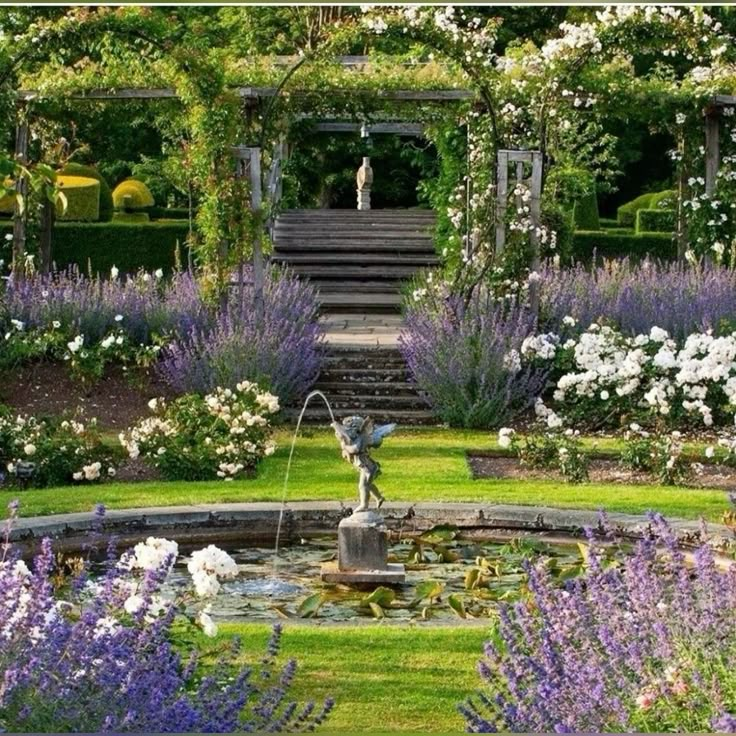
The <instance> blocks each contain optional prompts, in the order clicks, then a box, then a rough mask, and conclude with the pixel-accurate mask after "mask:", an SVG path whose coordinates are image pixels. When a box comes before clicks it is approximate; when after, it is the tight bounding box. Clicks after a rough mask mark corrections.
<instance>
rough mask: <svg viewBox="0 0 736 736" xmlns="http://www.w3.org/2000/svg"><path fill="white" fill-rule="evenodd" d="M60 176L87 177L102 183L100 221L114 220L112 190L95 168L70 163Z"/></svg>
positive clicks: (60, 172)
mask: <svg viewBox="0 0 736 736" xmlns="http://www.w3.org/2000/svg"><path fill="white" fill-rule="evenodd" d="M59 174H60V175H61V176H86V177H88V178H90V179H96V180H97V181H98V182H100V220H101V221H102V222H109V221H110V220H111V219H112V211H113V205H112V189H110V185H109V184H108V183H107V181H106V179H105V177H104V176H102V174H101V173H100V172H99V171H98V170H97V169H96V168H95V167H94V166H87V165H86V164H78V163H74V162H70V163H68V164H67V165H66V166H64V168H63V169H61V171H59Z"/></svg>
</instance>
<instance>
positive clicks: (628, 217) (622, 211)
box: [617, 192, 654, 228]
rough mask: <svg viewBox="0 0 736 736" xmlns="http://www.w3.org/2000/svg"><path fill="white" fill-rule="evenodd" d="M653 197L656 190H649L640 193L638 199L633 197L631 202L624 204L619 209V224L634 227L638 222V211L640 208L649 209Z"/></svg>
mask: <svg viewBox="0 0 736 736" xmlns="http://www.w3.org/2000/svg"><path fill="white" fill-rule="evenodd" d="M653 197H654V192H647V193H646V194H641V195H639V196H638V197H637V198H636V199H632V200H631V202H627V203H626V204H622V205H621V206H620V207H619V208H618V211H617V215H618V218H617V219H618V222H619V225H623V226H624V227H630V228H633V227H634V225H635V224H636V213H637V212H638V211H639V210H646V209H649V207H650V206H651V202H652V198H653Z"/></svg>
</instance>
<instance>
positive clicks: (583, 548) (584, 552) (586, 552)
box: [578, 542, 590, 565]
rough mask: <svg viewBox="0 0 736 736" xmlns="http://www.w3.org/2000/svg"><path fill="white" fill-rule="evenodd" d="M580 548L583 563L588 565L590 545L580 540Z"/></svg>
mask: <svg viewBox="0 0 736 736" xmlns="http://www.w3.org/2000/svg"><path fill="white" fill-rule="evenodd" d="M578 549H579V550H580V556H581V557H582V558H583V564H585V565H587V564H588V563H589V562H590V547H589V546H588V545H587V544H584V543H583V542H578Z"/></svg>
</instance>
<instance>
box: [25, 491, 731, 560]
mask: <svg viewBox="0 0 736 736" xmlns="http://www.w3.org/2000/svg"><path fill="white" fill-rule="evenodd" d="M383 511H384V517H385V520H386V524H387V526H388V528H389V529H390V530H391V531H394V532H402V533H403V534H407V535H410V534H415V533H421V532H423V531H427V530H429V529H431V528H432V527H434V526H437V525H439V524H453V525H455V526H457V527H459V528H460V529H462V530H465V531H480V530H484V531H492V530H493V531H517V532H551V533H555V532H556V533H560V534H566V535H580V534H581V533H582V532H583V530H584V529H585V528H586V527H592V528H599V527H600V513H599V512H597V511H589V510H583V509H564V508H556V507H551V506H521V505H512V504H487V503H416V504H409V503H388V504H386V505H385V506H384V507H383ZM351 512H352V508H351V506H349V505H346V504H344V503H342V502H339V501H334V502H324V501H301V502H294V503H287V504H286V507H285V509H284V513H283V523H282V533H281V539H282V540H283V541H284V543H289V542H294V541H298V540H299V539H300V538H302V537H308V536H310V535H311V536H314V535H321V534H328V533H334V532H335V531H336V529H337V525H338V523H339V521H340V519H342V518H343V517H345V516H347V515H349V514H350V513H351ZM280 513H281V504H280V503H277V502H262V503H222V504H202V505H188V506H155V507H149V508H131V509H110V510H108V511H107V512H106V513H105V517H104V519H103V521H102V526H101V528H100V527H99V521H98V520H97V518H96V517H95V514H94V512H92V511H90V512H83V513H70V514H55V515H49V516H35V517H26V518H23V517H21V518H19V519H18V520H17V521H16V522H15V524H14V526H13V529H12V532H11V541H13V542H16V543H18V544H19V545H20V546H21V547H25V548H27V549H29V548H35V547H36V546H37V544H38V542H39V541H40V540H41V539H43V538H44V537H52V538H54V540H55V541H56V542H57V543H58V544H59V545H60V547H61V548H63V549H64V550H66V551H72V550H80V549H83V548H85V547H89V545H90V541H91V534H93V533H94V532H95V531H97V532H98V533H100V534H101V535H102V536H104V537H107V536H115V537H116V538H117V539H118V540H119V542H120V543H121V544H126V543H127V544H132V543H134V542H136V541H140V540H142V539H144V538H146V537H148V536H155V535H172V536H175V537H176V538H177V541H180V542H182V543H184V544H186V543H192V544H195V543H196V544H201V543H202V542H203V541H215V540H220V541H222V540H227V541H229V542H236V541H242V542H244V543H247V542H257V541H264V540H271V539H273V538H275V536H276V529H277V526H278V521H279V516H280ZM606 518H607V520H608V523H609V525H610V526H611V528H612V529H613V530H615V531H616V532H618V533H620V534H622V535H624V536H627V537H633V538H636V537H641V536H642V535H644V534H645V533H646V532H647V530H648V529H649V528H650V522H649V519H648V518H647V517H646V516H643V515H637V514H624V513H616V512H612V513H609V514H606ZM668 521H669V523H670V525H671V527H672V528H673V530H674V531H675V533H676V534H677V536H678V538H679V539H680V542H681V543H682V545H683V546H686V547H689V546H696V545H698V544H699V543H700V541H701V531H702V528H703V527H702V523H701V522H700V521H698V520H686V519H676V518H673V519H669V520H668ZM707 529H708V532H709V535H710V538H711V540H712V541H713V542H714V543H715V546H716V547H723V546H728V543H729V542H730V541H731V540H733V537H734V535H733V532H732V531H731V530H730V529H729V528H728V527H727V526H725V525H723V524H713V523H711V524H708V526H707Z"/></svg>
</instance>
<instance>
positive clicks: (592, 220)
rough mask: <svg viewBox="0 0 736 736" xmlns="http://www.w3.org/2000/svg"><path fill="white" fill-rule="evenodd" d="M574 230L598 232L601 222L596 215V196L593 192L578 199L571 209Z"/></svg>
mask: <svg viewBox="0 0 736 736" xmlns="http://www.w3.org/2000/svg"><path fill="white" fill-rule="evenodd" d="M572 217H573V222H574V223H575V229H576V230H600V229H601V221H600V216H599V215H598V196H597V195H596V193H595V191H592V192H590V193H589V194H587V195H585V196H584V197H581V198H580V199H578V201H577V202H575V205H574V207H573V209H572Z"/></svg>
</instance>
